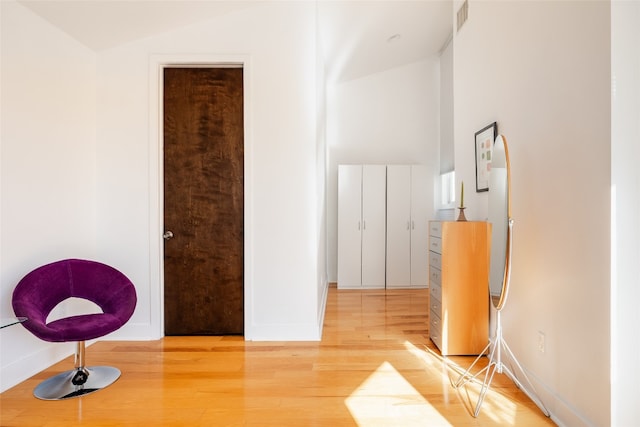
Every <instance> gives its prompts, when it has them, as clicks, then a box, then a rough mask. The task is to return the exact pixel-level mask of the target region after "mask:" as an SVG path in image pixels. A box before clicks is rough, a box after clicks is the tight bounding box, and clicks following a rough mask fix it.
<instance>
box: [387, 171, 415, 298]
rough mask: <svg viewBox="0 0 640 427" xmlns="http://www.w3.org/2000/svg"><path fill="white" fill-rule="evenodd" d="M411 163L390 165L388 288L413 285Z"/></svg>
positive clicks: (388, 188)
mask: <svg viewBox="0 0 640 427" xmlns="http://www.w3.org/2000/svg"><path fill="white" fill-rule="evenodd" d="M411 225H412V219H411V166H409V165H389V166H387V273H386V275H387V287H388V288H398V287H402V288H407V287H410V286H411V231H412V230H411Z"/></svg>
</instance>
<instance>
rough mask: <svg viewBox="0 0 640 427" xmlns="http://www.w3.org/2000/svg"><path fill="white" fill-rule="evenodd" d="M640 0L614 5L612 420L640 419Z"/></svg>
mask: <svg viewBox="0 0 640 427" xmlns="http://www.w3.org/2000/svg"><path fill="white" fill-rule="evenodd" d="M638 46H640V2H637V1H636V2H621V1H615V2H612V4H611V69H612V79H613V84H612V102H611V104H612V105H611V110H612V111H611V116H612V123H611V134H612V137H611V146H612V154H611V165H612V166H611V185H612V193H613V194H612V223H613V224H612V230H613V236H612V256H611V261H612V267H613V272H614V273H613V274H612V277H611V288H612V289H611V362H612V363H611V365H612V366H611V368H612V369H611V424H610V425H612V426H624V425H634V424H637V423H638V420H640V406H639V405H638V402H637V398H636V395H637V393H636V389H637V387H638V382H639V381H640V372H639V371H638V353H639V352H640V334H638V331H637V328H638V325H640V310H638V301H640V287H639V286H638V283H640V263H638V259H640V224H639V223H638V211H639V210H640V169H638V161H639V160H640V49H638Z"/></svg>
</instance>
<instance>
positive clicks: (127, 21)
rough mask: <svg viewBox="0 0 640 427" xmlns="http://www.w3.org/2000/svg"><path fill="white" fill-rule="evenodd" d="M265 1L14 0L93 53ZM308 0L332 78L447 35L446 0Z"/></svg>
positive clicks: (429, 47) (416, 56) (410, 55)
mask: <svg viewBox="0 0 640 427" xmlns="http://www.w3.org/2000/svg"><path fill="white" fill-rule="evenodd" d="M269 1H270V0H254V1H250V0H128V1H120V0H19V3H20V4H22V5H24V6H26V7H27V8H29V9H31V10H32V11H33V12H34V13H36V14H38V15H40V16H41V17H42V18H44V19H45V20H47V21H48V22H50V23H51V24H53V25H54V26H56V27H58V28H60V29H61V30H62V31H64V32H66V33H67V34H69V35H70V36H72V37H73V38H75V39H76V40H78V41H79V42H81V43H83V44H84V45H86V46H87V47H89V48H91V49H93V50H95V51H97V52H99V51H102V50H104V49H109V48H112V47H116V46H119V45H121V44H125V43H128V42H131V41H134V40H137V39H140V38H144V37H149V36H153V35H155V34H159V33H163V32H167V31H172V30H175V29H177V28H180V27H184V26H188V25H191V24H195V23H198V22H201V21H205V20H208V19H211V18H214V17H219V16H222V15H225V14H228V13H232V12H235V11H238V10H240V9H246V8H252V7H260V6H263V5H265V4H266V3H268V2H269ZM289 1H305V0H289ZM309 1H311V0H309ZM315 3H316V4H317V12H318V23H319V34H320V45H321V49H322V51H323V54H324V57H325V60H326V64H327V66H328V75H329V76H330V78H332V79H333V80H338V81H340V80H349V79H353V78H357V77H362V76H364V75H368V74H372V73H375V72H378V71H383V70H386V69H390V68H394V67H397V66H401V65H404V64H408V63H411V62H415V61H418V60H420V59H424V58H428V57H431V56H433V55H437V54H438V52H439V51H440V49H441V48H442V47H443V46H444V45H445V43H446V42H447V40H448V38H449V37H450V35H451V28H452V0H413V1H405V0H377V1H369V0H360V1H358V0H353V1H346V0H318V1H316V2H315Z"/></svg>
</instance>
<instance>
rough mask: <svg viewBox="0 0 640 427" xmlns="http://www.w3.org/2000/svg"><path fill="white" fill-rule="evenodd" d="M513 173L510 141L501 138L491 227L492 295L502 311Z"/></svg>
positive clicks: (495, 156)
mask: <svg viewBox="0 0 640 427" xmlns="http://www.w3.org/2000/svg"><path fill="white" fill-rule="evenodd" d="M510 184H511V173H510V170H509V149H508V148H507V140H506V138H505V137H504V136H503V135H498V137H497V138H496V141H495V144H494V146H493V153H492V156H491V172H490V173H489V218H488V221H489V222H490V223H491V264H490V268H489V293H490V296H491V302H492V303H493V306H494V307H495V308H496V310H500V309H502V307H503V306H504V304H505V302H506V300H507V292H508V290H509V276H510V271H511V237H512V236H511V233H512V225H513V222H512V220H511V194H510V192H511V190H510Z"/></svg>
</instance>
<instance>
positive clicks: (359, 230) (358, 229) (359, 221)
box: [358, 221, 360, 231]
mask: <svg viewBox="0 0 640 427" xmlns="http://www.w3.org/2000/svg"><path fill="white" fill-rule="evenodd" d="M358 231H360V221H358Z"/></svg>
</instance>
